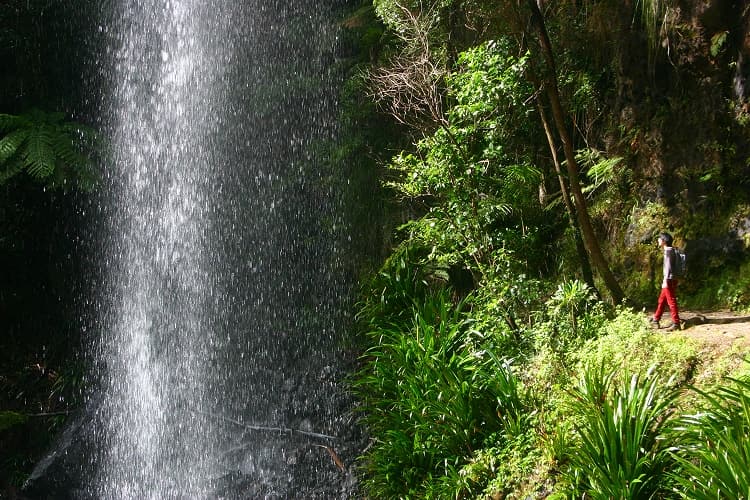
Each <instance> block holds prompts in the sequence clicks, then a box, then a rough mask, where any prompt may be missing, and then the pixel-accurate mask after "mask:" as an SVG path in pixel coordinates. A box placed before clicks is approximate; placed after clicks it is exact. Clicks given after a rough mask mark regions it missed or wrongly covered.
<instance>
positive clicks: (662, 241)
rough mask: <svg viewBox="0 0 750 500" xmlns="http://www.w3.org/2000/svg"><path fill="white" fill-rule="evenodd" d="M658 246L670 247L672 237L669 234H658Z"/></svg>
mask: <svg viewBox="0 0 750 500" xmlns="http://www.w3.org/2000/svg"><path fill="white" fill-rule="evenodd" d="M658 241H659V246H660V247H664V246H667V247H671V246H672V235H671V234H669V233H660V234H659V240H658Z"/></svg>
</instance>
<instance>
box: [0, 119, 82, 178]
mask: <svg viewBox="0 0 750 500" xmlns="http://www.w3.org/2000/svg"><path fill="white" fill-rule="evenodd" d="M0 134H3V136H2V138H0V184H3V183H5V182H7V181H8V180H9V179H10V178H12V177H14V176H15V175H17V174H19V173H21V172H23V171H25V172H26V173H27V174H28V175H29V176H30V177H31V178H32V179H34V180H36V181H39V182H44V183H46V184H47V185H48V186H50V187H58V186H59V185H61V184H66V183H68V182H74V183H77V184H78V185H79V186H80V187H82V188H84V189H88V188H90V187H92V186H93V171H92V168H91V161H90V159H89V157H88V155H87V154H85V152H86V151H87V150H88V151H90V150H92V149H93V147H94V146H95V141H96V135H95V134H94V132H93V130H91V129H89V128H87V127H84V126H83V125H81V124H78V123H75V122H68V121H65V115H64V114H63V113H59V112H55V113H46V112H44V111H40V110H36V109H35V110H31V111H30V112H28V113H26V114H23V115H9V114H0Z"/></svg>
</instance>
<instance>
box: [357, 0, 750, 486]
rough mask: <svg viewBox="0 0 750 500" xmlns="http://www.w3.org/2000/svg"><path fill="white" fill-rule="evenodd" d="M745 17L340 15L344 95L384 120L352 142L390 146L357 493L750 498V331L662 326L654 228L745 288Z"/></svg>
mask: <svg viewBox="0 0 750 500" xmlns="http://www.w3.org/2000/svg"><path fill="white" fill-rule="evenodd" d="M743 9H744V10H743ZM749 19H750V18H749V17H748V11H747V8H745V7H741V6H740V4H725V3H721V2H709V3H705V2H690V1H687V2H679V3H678V2H664V1H658V0H650V1H642V2H632V3H626V2H609V1H603V2H588V1H587V2H550V3H544V4H542V3H540V4H539V5H538V4H537V3H535V2H531V1H530V2H499V3H498V2H485V1H483V0H442V1H438V0H434V1H429V2H425V1H416V0H375V2H374V5H373V6H370V5H369V2H367V3H363V5H362V6H361V8H360V9H359V10H357V11H356V12H355V13H353V14H352V16H351V17H350V18H349V19H347V21H346V22H345V23H344V24H345V25H346V26H347V27H348V28H349V36H350V37H351V39H352V40H353V41H354V43H356V44H358V48H359V52H358V53H359V54H362V55H363V56H362V57H361V58H360V60H359V61H357V64H356V65H355V66H354V69H353V70H352V73H351V75H352V76H351V78H350V80H349V88H350V90H349V93H348V94H347V95H348V102H349V103H350V106H349V109H348V115H347V116H349V117H350V120H351V122H354V121H355V120H353V119H351V116H358V117H359V122H358V123H360V124H361V123H369V124H370V125H369V127H368V130H367V131H363V130H361V128H358V127H354V126H352V127H351V128H350V130H349V132H350V133H349V134H348V135H345V140H344V142H345V144H349V145H351V144H353V143H354V142H353V141H354V138H356V137H361V136H362V135H363V134H373V135H377V133H378V131H379V132H380V133H381V135H380V137H391V139H390V144H391V146H390V148H391V151H392V153H388V152H387V151H383V150H382V149H381V150H379V151H377V152H375V153H373V154H371V155H370V156H369V157H370V158H371V164H370V165H366V166H367V167H369V168H375V169H377V171H378V172H379V179H380V185H379V186H380V187H379V192H380V193H381V199H382V200H384V202H383V203H384V206H386V207H387V214H388V215H387V216H386V217H384V218H383V219H381V220H380V221H378V222H379V223H380V227H381V228H382V229H381V230H382V232H383V233H384V234H391V235H393V236H392V238H393V239H392V241H390V243H389V244H388V245H386V248H385V249H384V251H383V253H382V254H380V259H381V260H380V261H379V262H380V264H378V257H377V256H375V257H374V258H373V262H374V263H375V265H374V266H373V268H376V270H374V271H372V272H371V273H369V275H370V278H369V279H366V280H365V283H364V284H363V287H362V293H361V302H360V304H359V307H358V327H359V331H360V332H361V337H360V342H361V347H362V351H363V355H362V358H361V367H360V371H359V372H358V373H357V374H356V375H355V376H354V377H353V386H354V388H355V389H356V391H357V393H358V395H359V397H360V401H361V407H360V408H359V410H360V411H361V415H362V421H363V422H364V424H365V425H366V427H367V429H368V431H369V433H370V436H371V443H370V446H369V447H368V448H367V450H365V452H364V454H363V456H362V457H360V460H359V462H358V467H359V470H360V473H361V477H362V480H363V490H364V491H363V494H364V495H366V496H367V497H368V498H440V499H443V498H606V499H610V498H748V497H749V496H750V472H748V471H750V453H748V451H750V440H749V439H748V437H747V436H748V434H747V431H748V429H749V428H750V410H748V409H749V408H750V405H749V403H750V392H748V391H747V389H748V388H750V378H748V374H749V373H750V371H749V370H748V365H747V363H746V362H745V361H743V358H745V357H746V356H747V354H746V351H745V349H746V344H742V343H739V344H737V347H735V348H730V349H728V350H722V351H720V352H716V353H713V354H712V355H711V356H710V357H709V356H708V354H707V350H706V346H705V345H704V344H703V343H701V342H700V341H699V340H695V339H693V338H691V337H690V336H689V335H685V334H684V333H685V332H673V333H665V332H664V331H661V330H654V329H652V328H650V327H649V325H648V317H649V316H648V314H649V312H651V311H653V307H654V306H655V302H656V298H657V296H658V292H659V287H660V284H661V279H662V277H661V272H662V269H661V253H660V252H659V250H658V249H657V247H656V236H657V234H658V233H659V232H661V231H669V232H670V233H672V234H673V235H674V236H675V241H676V245H677V246H679V247H680V248H683V249H684V250H685V251H686V252H687V254H688V259H689V271H688V276H687V278H686V279H685V280H683V282H682V283H681V285H680V288H679V298H680V302H681V305H682V306H683V307H688V308H696V309H703V308H705V309H709V308H723V309H734V310H736V311H743V310H744V311H746V310H747V308H748V306H749V305H750V292H749V290H750V261H749V260H748V257H749V256H750V253H749V252H748V249H749V248H750V218H749V217H750V200H749V199H748V193H750V190H749V189H748V187H750V186H749V184H750V166H749V163H748V137H750V136H749V135H748V132H749V130H748V124H749V123H750V120H749V119H750V114H748V109H749V106H748V99H747V91H746V89H745V86H744V82H745V76H746V74H747V72H748V69H747V67H746V62H744V61H745V60H746V58H747V56H748V55H750V54H748V47H747V46H746V43H745V40H746V36H747V33H748V28H750V24H749ZM351 89H356V90H357V91H352V90H351ZM363 96H368V97H369V99H371V102H372V103H374V107H373V106H362V105H360V104H359V103H361V102H362V101H363ZM367 117H370V118H369V119H368V118H367ZM388 120H390V123H389V121H388ZM346 141H352V142H346ZM345 147H346V146H345ZM354 150H356V148H354ZM353 156H354V155H352V157H353ZM365 274H368V273H365ZM685 326H686V327H688V326H690V325H689V324H687V325H685ZM749 333H750V332H749Z"/></svg>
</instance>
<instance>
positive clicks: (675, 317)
mask: <svg viewBox="0 0 750 500" xmlns="http://www.w3.org/2000/svg"><path fill="white" fill-rule="evenodd" d="M664 291H666V297H665V299H666V301H667V304H669V313H670V315H671V316H672V323H674V324H675V325H679V324H680V312H679V310H678V309H677V281H676V280H669V281H667V288H664V289H662V292H664Z"/></svg>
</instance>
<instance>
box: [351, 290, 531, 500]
mask: <svg viewBox="0 0 750 500" xmlns="http://www.w3.org/2000/svg"><path fill="white" fill-rule="evenodd" d="M411 313H412V318H411V320H410V321H394V322H391V323H390V324H387V325H385V324H382V323H381V324H379V325H377V326H376V327H375V328H373V329H372V330H370V331H369V332H368V333H367V337H368V338H369V340H370V341H371V344H372V347H370V348H369V349H368V350H367V351H366V353H365V356H364V366H363V368H362V369H361V371H360V372H359V373H358V374H357V376H356V380H355V383H354V386H355V388H356V389H357V391H358V393H359V395H360V398H361V400H362V403H363V406H362V410H363V412H364V413H365V416H364V418H363V420H364V423H365V424H366V425H367V427H368V428H369V430H370V432H371V434H372V436H374V441H373V444H372V446H371V447H370V448H369V450H368V452H367V453H366V454H365V456H364V457H363V461H364V466H363V471H364V474H365V480H364V484H365V488H366V489H367V491H368V493H369V494H370V495H372V496H373V497H376V498H391V497H399V496H420V497H421V496H425V497H430V496H435V497H439V498H442V497H444V496H445V495H446V494H447V493H446V492H445V491H444V488H448V489H450V490H451V493H450V495H451V496H452V495H453V491H454V489H455V488H456V483H455V482H453V481H449V480H442V479H441V478H445V477H448V476H454V477H455V474H456V473H457V471H458V469H459V468H460V467H462V466H463V465H464V464H465V463H467V461H468V460H469V458H470V457H471V456H472V454H473V453H474V451H475V450H477V449H479V448H480V447H481V446H482V443H483V441H484V440H485V438H486V437H487V436H488V435H490V434H492V433H495V432H499V431H502V432H504V433H506V434H512V433H514V432H519V431H520V429H521V427H522V425H523V413H524V406H523V403H522V400H521V396H520V391H519V387H518V382H517V380H516V378H515V376H514V375H513V373H512V372H511V370H510V367H509V366H508V365H507V364H506V363H504V362H501V361H500V360H499V359H498V358H497V357H496V356H494V355H493V354H491V353H489V352H487V351H484V350H482V349H481V346H480V345H478V343H477V342H476V338H477V337H476V334H475V333H474V332H472V330H471V329H470V326H471V323H470V321H469V320H468V319H467V318H466V317H465V315H464V314H463V313H462V312H461V307H460V305H459V306H458V307H455V306H454V305H453V304H452V303H451V301H450V293H449V291H448V290H446V289H441V290H437V291H432V292H431V293H429V294H428V295H427V296H426V297H425V298H424V301H423V302H419V303H418V302H414V303H413V305H412V308H411ZM436 490H439V491H440V492H442V493H440V492H439V491H436Z"/></svg>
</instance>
